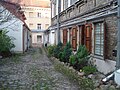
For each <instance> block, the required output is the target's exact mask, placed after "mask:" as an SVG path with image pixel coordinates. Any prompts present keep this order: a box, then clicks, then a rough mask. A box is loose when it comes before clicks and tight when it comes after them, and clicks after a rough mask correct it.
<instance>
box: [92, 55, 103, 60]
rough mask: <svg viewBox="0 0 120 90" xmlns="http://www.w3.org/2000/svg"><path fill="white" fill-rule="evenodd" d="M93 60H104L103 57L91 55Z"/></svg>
mask: <svg viewBox="0 0 120 90" xmlns="http://www.w3.org/2000/svg"><path fill="white" fill-rule="evenodd" d="M93 58H97V59H101V60H104V57H103V56H99V55H93Z"/></svg>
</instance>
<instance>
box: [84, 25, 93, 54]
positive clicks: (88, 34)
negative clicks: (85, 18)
mask: <svg viewBox="0 0 120 90" xmlns="http://www.w3.org/2000/svg"><path fill="white" fill-rule="evenodd" d="M84 31H85V32H84V36H85V37H84V44H85V46H86V48H87V50H88V51H89V52H90V53H91V52H92V25H91V24H87V25H85V30H84Z"/></svg>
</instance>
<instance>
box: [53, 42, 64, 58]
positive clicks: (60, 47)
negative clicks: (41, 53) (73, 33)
mask: <svg viewBox="0 0 120 90" xmlns="http://www.w3.org/2000/svg"><path fill="white" fill-rule="evenodd" d="M62 50H63V44H62V43H61V42H60V43H58V45H57V46H56V47H55V49H54V57H56V58H60V57H61V55H60V52H61V51H62Z"/></svg>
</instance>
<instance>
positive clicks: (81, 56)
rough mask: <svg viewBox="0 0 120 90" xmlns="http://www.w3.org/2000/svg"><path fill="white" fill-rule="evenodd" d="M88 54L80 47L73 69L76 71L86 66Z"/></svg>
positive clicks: (83, 47)
mask: <svg viewBox="0 0 120 90" xmlns="http://www.w3.org/2000/svg"><path fill="white" fill-rule="evenodd" d="M88 55H89V53H88V51H87V49H86V47H85V46H83V45H80V46H79V48H78V51H77V53H76V57H77V61H76V63H75V65H74V68H75V69H77V70H78V71H79V70H80V69H82V68H83V67H84V66H86V65H87V64H88V59H89V57H88Z"/></svg>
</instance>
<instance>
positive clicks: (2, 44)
mask: <svg viewBox="0 0 120 90" xmlns="http://www.w3.org/2000/svg"><path fill="white" fill-rule="evenodd" d="M7 33H8V31H7V30H0V54H1V55H2V56H4V55H6V54H9V53H10V51H11V49H12V48H14V47H15V45H14V44H13V40H14V38H13V37H10V36H8V35H7Z"/></svg>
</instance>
